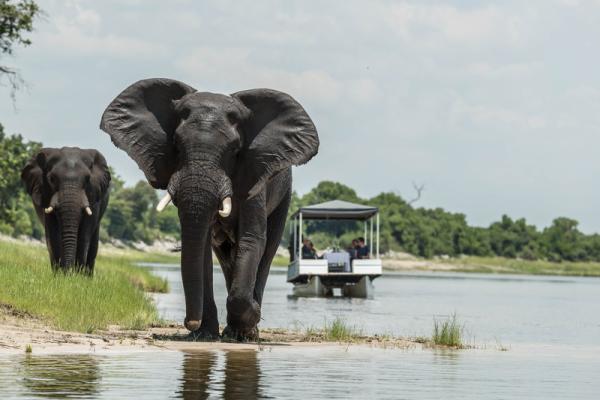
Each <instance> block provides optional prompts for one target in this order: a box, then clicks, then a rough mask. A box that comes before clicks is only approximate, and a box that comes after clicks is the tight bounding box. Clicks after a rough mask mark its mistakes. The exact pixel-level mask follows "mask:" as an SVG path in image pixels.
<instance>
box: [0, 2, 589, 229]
mask: <svg viewBox="0 0 600 400" xmlns="http://www.w3.org/2000/svg"><path fill="white" fill-rule="evenodd" d="M39 5H40V6H41V8H42V9H43V10H44V11H45V16H44V18H43V20H40V21H37V23H36V24H35V29H36V30H35V32H34V33H32V34H31V35H30V38H31V39H32V41H33V44H32V45H31V46H30V47H27V48H20V49H18V51H16V53H15V55H14V56H13V57H10V58H6V57H5V58H3V59H1V60H0V62H2V63H3V64H5V65H10V66H15V67H17V68H18V69H19V70H20V72H21V74H22V76H23V78H24V79H25V80H26V82H27V88H26V89H25V90H22V91H20V92H18V93H17V98H16V102H15V103H14V104H13V102H12V101H11V99H10V97H9V91H8V88H7V87H6V86H4V87H0V122H1V123H2V124H3V125H4V126H5V131H7V132H9V133H20V134H22V135H23V136H25V137H26V138H27V139H30V140H37V141H41V142H43V143H44V144H45V145H46V146H50V147H61V146H65V145H71V146H79V147H88V148H97V149H98V150H100V151H101V152H102V153H103V154H104V155H105V156H106V158H107V160H108V162H109V164H111V165H112V166H113V167H114V168H115V170H116V171H117V173H118V174H119V175H120V176H121V177H122V178H124V179H125V180H126V182H127V183H128V184H133V183H135V182H136V181H137V180H139V179H143V178H144V177H143V174H142V173H141V171H140V170H139V169H138V168H137V166H136V164H135V163H134V162H133V160H131V159H130V158H129V157H128V156H127V155H126V154H125V153H124V152H122V151H121V150H118V149H117V148H116V147H114V146H113V145H112V143H111V142H110V139H109V137H108V135H106V134H105V133H103V132H102V131H100V130H99V128H98V124H99V121H100V116H101V114H102V112H103V110H104V109H105V107H106V106H107V105H108V104H109V102H110V101H111V100H112V99H113V98H114V97H115V96H116V95H117V94H118V93H119V92H120V91H121V90H123V89H124V88H125V87H127V86H128V85H130V84H131V83H133V82H135V81H137V80H139V79H143V78H151V77H165V78H173V79H177V80H180V81H183V82H185V83H187V84H189V85H191V86H193V87H195V88H196V89H198V90H203V91H210V92H220V93H233V92H236V91H239V90H244V89H251V88H257V87H267V88H272V89H277V90H281V91H284V92H287V93H289V94H291V95H292V96H293V97H294V98H296V99H297V100H298V101H299V102H300V103H301V104H302V105H303V106H304V108H305V109H306V110H307V111H308V113H309V114H310V116H311V117H312V119H313V121H314V123H315V125H316V126H317V129H318V131H319V136H320V140H321V146H320V151H319V154H318V155H317V156H316V157H315V158H314V159H313V160H312V161H311V162H310V163H309V164H307V165H305V166H301V167H298V168H294V189H295V190H296V191H297V192H298V193H300V194H303V193H306V192H307V191H309V190H310V189H311V188H312V187H314V186H315V185H316V184H317V183H318V182H319V181H321V180H325V179H327V180H334V181H339V182H342V183H344V184H347V185H349V186H351V187H353V188H354V189H356V191H357V193H358V194H359V195H360V196H362V197H371V196H374V195H376V194H378V193H380V192H382V191H387V192H389V191H392V192H396V193H398V194H400V195H401V196H403V197H404V198H412V197H414V195H415V191H414V189H413V185H412V184H413V182H416V183H417V184H419V185H421V184H423V185H424V186H425V190H424V191H423V193H422V198H421V200H420V201H419V202H418V203H416V205H418V206H423V207H442V208H444V209H447V210H449V211H453V212H460V213H464V214H465V215H466V216H467V220H468V221H469V223H471V224H473V225H479V226H486V225H488V224H490V223H491V222H493V221H496V220H498V219H499V218H500V216H501V215H502V214H508V215H510V216H511V217H513V218H526V219H527V221H528V222H530V223H534V224H536V225H538V226H539V227H544V226H548V225H549V224H550V223H551V222H552V220H553V219H554V218H555V217H558V216H567V217H571V218H574V219H577V220H578V221H580V228H581V229H582V230H583V231H584V232H600V213H598V212H597V211H596V209H597V207H598V205H599V204H600V185H598V184H597V182H598V177H599V176H600V160H598V158H597V153H598V151H599V150H600V134H599V133H600V132H599V131H600V129H599V128H600V1H598V0H596V1H592V0H590V1H583V0H582V1H577V0H561V1H558V0H544V1H527V2H524V1H511V0H506V1H475V0H463V1H423V0H422V1H374V0H369V1H366V0H365V1H356V0H346V1H321V0H320V1H306V0H303V1H260V0H254V1H223V0H220V1H192V0H189V1H184V0H175V1H168V2H167V1H154V0H153V1H148V0H144V1H141V0H118V1H117V0H105V1H101V2H99V1H93V0H70V1H52V0H40V1H39Z"/></svg>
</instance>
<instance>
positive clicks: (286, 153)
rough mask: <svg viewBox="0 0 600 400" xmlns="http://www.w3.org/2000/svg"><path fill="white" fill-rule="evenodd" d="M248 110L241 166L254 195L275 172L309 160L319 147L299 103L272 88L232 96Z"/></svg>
mask: <svg viewBox="0 0 600 400" xmlns="http://www.w3.org/2000/svg"><path fill="white" fill-rule="evenodd" d="M231 96H232V97H234V98H237V99H238V100H240V101H241V102H242V103H243V104H244V105H245V106H246V107H247V108H248V109H250V111H251V113H252V114H251V116H250V117H249V118H248V119H247V120H246V121H244V122H243V124H242V130H243V132H244V152H243V154H242V158H243V163H242V165H243V168H244V170H246V171H248V173H249V174H251V175H252V176H251V177H250V181H251V182H252V183H251V185H252V186H250V187H249V188H250V189H249V191H248V197H249V198H251V197H254V196H256V195H257V194H258V193H260V191H261V190H262V189H263V188H264V186H265V184H266V183H267V182H268V181H269V179H270V178H271V177H272V176H273V175H275V174H277V173H278V172H280V171H282V170H284V169H286V168H288V167H290V166H292V165H302V164H304V163H306V162H308V161H309V160H310V159H311V158H313V156H314V155H315V154H317V151H318V150H319V136H318V134H317V129H316V128H315V125H314V124H313V122H312V120H311V119H310V117H309V116H308V114H307V113H306V111H305V110H304V108H302V106H301V105H300V103H298V102H297V101H296V100H294V99H293V98H292V97H291V96H290V95H288V94H286V93H282V92H279V91H276V90H271V89H251V90H245V91H242V92H237V93H234V94H232V95H231Z"/></svg>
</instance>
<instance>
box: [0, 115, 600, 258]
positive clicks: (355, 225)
mask: <svg viewBox="0 0 600 400" xmlns="http://www.w3.org/2000/svg"><path fill="white" fill-rule="evenodd" d="M40 147H41V144H40V143H36V142H28V141H25V140H24V139H23V138H22V137H21V136H19V135H13V136H7V135H6V134H5V133H4V130H3V128H2V125H0V154H2V157H0V233H4V234H8V235H13V236H19V235H28V236H33V237H36V238H42V237H43V228H42V226H41V225H40V223H39V222H38V219H37V217H36V215H35V212H34V209H33V206H32V203H31V199H30V197H29V196H28V195H27V194H26V192H25V190H24V187H23V184H22V182H21V179H20V171H21V169H22V168H23V166H24V165H25V163H26V162H27V160H28V159H29V158H30V157H31V156H32V154H33V153H34V152H35V151H37V150H38V149H39V148H40ZM111 175H112V182H111V189H110V190H111V198H110V202H109V206H108V208H107V210H106V214H105V215H104V218H103V219H102V223H101V239H102V240H103V241H107V240H111V239H119V240H123V241H135V242H137V241H143V242H147V243H151V242H152V241H154V240H156V239H160V238H165V237H171V238H175V239H179V238H180V228H179V217H178V214H177V209H176V208H175V207H174V206H169V207H167V208H166V209H165V210H164V211H163V212H161V213H157V212H156V210H155V208H156V204H157V203H158V196H157V192H156V191H155V190H154V189H152V188H151V187H150V185H148V183H146V182H144V181H139V182H138V183H136V184H135V185H133V186H131V187H127V186H125V183H124V181H123V180H122V179H121V178H119V176H118V175H117V174H116V173H115V172H114V171H112V170H111ZM336 199H339V200H346V201H350V202H354V203H359V204H369V205H373V206H377V207H379V211H380V221H381V227H380V232H381V245H380V249H381V251H383V252H386V251H388V250H396V251H405V252H408V253H411V254H415V255H418V256H421V257H434V256H440V255H449V256H459V255H462V254H465V255H477V256H493V255H496V256H501V257H508V258H516V257H519V258H524V259H530V260H535V259H547V260H551V261H563V260H565V261H600V235H598V234H592V235H586V234H584V233H582V232H581V231H579V229H578V222H577V221H575V220H573V219H569V218H565V217H560V218H556V219H555V220H554V221H553V222H552V225H550V226H549V227H547V228H545V229H543V230H541V231H540V230H538V229H537V228H536V227H535V226H534V225H531V224H528V223H527V221H526V220H525V219H523V218H521V219H517V220H513V219H512V218H510V217H509V216H507V215H503V216H502V218H500V220H499V221H497V222H494V223H492V224H491V225H490V226H488V227H475V226H470V225H469V224H468V223H467V219H466V216H465V215H464V214H460V213H452V212H448V211H446V210H444V209H442V208H433V209H427V208H415V207H413V206H412V205H411V204H409V203H408V202H407V201H406V200H404V199H403V198H402V197H401V196H399V195H398V194H395V193H380V194H378V195H377V196H375V197H372V198H360V197H359V196H358V195H357V194H356V191H354V189H352V188H350V187H349V186H346V185H343V184H341V183H337V182H330V181H323V182H320V183H319V184H318V185H317V186H316V187H315V188H313V189H312V190H311V191H310V192H308V193H306V194H305V195H303V196H298V194H297V193H295V192H294V193H293V194H292V201H291V206H290V215H291V213H292V212H294V211H295V210H297V209H298V208H299V207H301V206H305V205H310V204H317V203H321V202H325V201H329V200H336ZM288 229H289V220H288ZM287 232H290V231H289V230H288V231H287ZM305 232H306V234H307V235H308V236H309V237H310V238H311V239H312V240H313V242H314V243H315V245H316V247H317V248H318V249H324V248H326V247H330V246H338V247H341V248H344V247H346V246H348V245H349V244H350V241H351V240H352V239H353V238H355V237H358V236H363V235H364V225H363V223H361V222H353V221H346V222H344V221H307V224H306V225H305ZM289 237H290V236H289V235H288V234H286V235H284V238H283V244H284V245H287V244H289Z"/></svg>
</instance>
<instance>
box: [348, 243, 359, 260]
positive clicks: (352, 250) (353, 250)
mask: <svg viewBox="0 0 600 400" xmlns="http://www.w3.org/2000/svg"><path fill="white" fill-rule="evenodd" d="M357 250H358V239H352V244H351V245H350V247H349V248H348V249H346V251H347V252H348V254H350V260H354V259H355V258H357V255H356V253H357Z"/></svg>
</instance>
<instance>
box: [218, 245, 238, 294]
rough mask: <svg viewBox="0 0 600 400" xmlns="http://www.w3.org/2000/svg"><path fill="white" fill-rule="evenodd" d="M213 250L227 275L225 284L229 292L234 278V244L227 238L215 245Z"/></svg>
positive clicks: (225, 275)
mask: <svg viewBox="0 0 600 400" xmlns="http://www.w3.org/2000/svg"><path fill="white" fill-rule="evenodd" d="M213 250H214V251H215V254H216V256H217V259H218V260H219V265H220V266H221V270H222V271H223V276H224V277H225V286H226V287H227V293H229V290H230V289H231V281H232V280H233V263H234V261H233V252H234V248H233V244H232V243H231V242H230V241H229V240H225V241H224V242H223V243H221V244H220V245H219V246H213Z"/></svg>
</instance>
